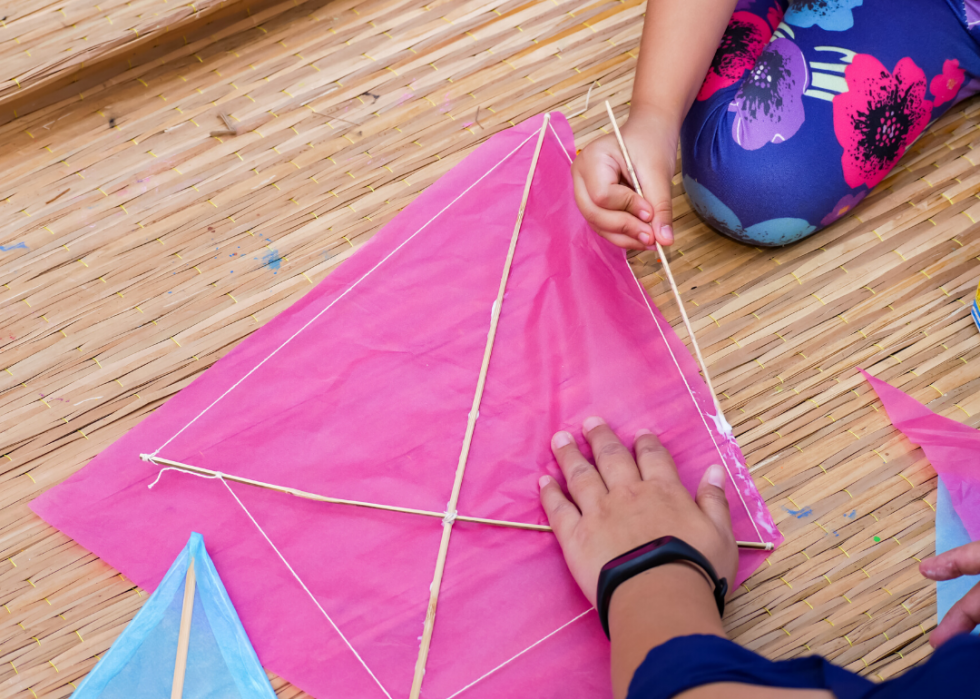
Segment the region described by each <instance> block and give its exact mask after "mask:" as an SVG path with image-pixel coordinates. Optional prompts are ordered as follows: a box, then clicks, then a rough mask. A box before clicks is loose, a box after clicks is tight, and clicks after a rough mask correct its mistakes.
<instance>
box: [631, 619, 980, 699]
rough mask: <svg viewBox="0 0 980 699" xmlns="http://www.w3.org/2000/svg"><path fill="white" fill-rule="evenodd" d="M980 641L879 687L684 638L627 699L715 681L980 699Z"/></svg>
mask: <svg viewBox="0 0 980 699" xmlns="http://www.w3.org/2000/svg"><path fill="white" fill-rule="evenodd" d="M978 675H980V639H978V638H976V637H972V636H959V637H956V638H954V639H953V640H951V641H949V642H948V643H946V644H945V645H944V646H942V648H940V649H939V650H938V651H936V652H935V653H933V655H932V656H931V657H930V658H929V660H928V661H927V662H926V663H924V664H922V665H920V666H918V667H915V668H912V669H911V670H909V671H907V672H906V673H905V674H903V675H901V676H900V677H897V678H895V679H893V680H889V681H888V682H883V683H881V684H875V683H874V682H871V681H870V680H867V679H865V678H863V677H861V676H860V675H856V674H854V673H853V672H849V671H847V670H845V669H844V668H841V667H838V666H836V665H834V664H833V663H830V662H828V661H827V660H825V659H823V658H821V657H819V656H808V657H805V658H794V659H793V660H780V661H773V660H767V659H766V658H763V657H762V656H761V655H758V654H757V653H753V652H752V651H750V650H748V649H746V648H742V647H741V646H740V645H738V644H737V643H734V642H732V641H729V640H728V639H727V638H721V637H719V636H700V635H696V636H681V637H678V638H674V639H672V640H670V641H668V642H667V643H664V644H663V645H660V646H657V647H656V648H654V649H653V650H651V651H650V652H649V653H648V654H647V657H646V659H645V660H644V661H643V663H642V664H641V665H640V667H639V668H637V670H636V673H635V674H634V675H633V681H632V682H630V688H629V694H628V695H627V699H670V697H674V696H676V695H678V694H680V693H681V692H684V691H686V690H688V689H693V688H694V687H700V686H701V685H705V684H711V683H714V682H738V683H741V684H751V685H757V686H761V687H783V688H786V689H827V690H830V691H831V692H833V694H834V696H835V697H837V699H872V698H873V699H898V698H899V697H922V696H928V695H929V694H930V693H931V694H935V693H936V692H942V693H943V696H944V697H956V698H957V699H966V698H969V699H980V681H978V679H977V677H978Z"/></svg>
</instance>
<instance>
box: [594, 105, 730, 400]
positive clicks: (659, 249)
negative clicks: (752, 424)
mask: <svg viewBox="0 0 980 699" xmlns="http://www.w3.org/2000/svg"><path fill="white" fill-rule="evenodd" d="M606 111H607V112H608V113H609V121H611V122H612V127H613V131H614V132H615V133H616V140H617V141H619V148H620V150H622V151H623V158H625V159H626V168H627V169H628V170H629V173H630V179H632V180H633V189H635V190H636V193H637V194H639V195H640V196H641V197H642V196H643V190H642V189H641V188H640V179H639V178H638V177H637V176H636V171H635V170H634V169H633V161H632V160H630V154H629V151H627V150H626V142H625V141H624V140H623V134H622V133H620V131H619V124H617V123H616V116H615V115H614V114H613V110H612V107H611V106H609V100H606ZM654 243H655V244H656V246H657V255H659V256H660V263H661V264H662V265H663V268H664V273H665V274H666V275H667V282H668V283H669V284H670V290H671V291H673V292H674V298H675V299H676V300H677V308H678V310H679V311H680V312H681V320H682V321H684V327H685V328H687V334H688V336H689V337H690V338H691V344H692V345H694V354H695V355H697V358H698V364H699V365H700V366H701V373H702V375H703V376H704V382H705V383H706V384H708V391H709V392H710V393H711V400H713V401H714V403H715V410H717V411H718V413H717V414H718V415H720V416H724V413H723V412H722V410H721V404H720V403H719V402H718V397H717V396H716V395H715V387H714V386H712V385H711V375H710V374H709V373H708V365H707V364H706V363H705V361H704V357H702V356H701V348H700V347H699V346H698V339H697V337H696V336H695V335H694V328H692V327H691V321H690V319H689V318H688V317H687V311H686V310H685V309H684V300H683V299H682V298H681V292H680V291H678V289H677V283H676V282H675V281H674V275H673V274H671V272H670V265H669V264H668V263H667V255H665V254H664V249H663V248H662V247H661V246H660V241H658V240H656V239H654Z"/></svg>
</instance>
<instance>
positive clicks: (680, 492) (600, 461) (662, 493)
mask: <svg viewBox="0 0 980 699" xmlns="http://www.w3.org/2000/svg"><path fill="white" fill-rule="evenodd" d="M583 432H584V434H585V438H586V439H587V440H588V442H589V444H590V446H591V447H592V453H593V454H595V456H596V466H593V465H592V464H591V463H589V461H588V460H587V459H586V458H585V457H584V456H582V453H581V452H580V451H579V449H578V446H577V445H576V444H575V440H574V439H573V438H572V435H570V434H569V433H568V432H558V433H557V434H556V435H555V436H554V437H553V438H552V441H551V446H552V450H553V451H554V454H555V458H556V459H557V460H558V464H559V466H560V467H561V470H562V473H563V474H564V476H565V481H566V483H567V484H568V491H569V494H570V495H571V499H569V498H568V497H566V496H565V494H564V493H563V492H562V489H561V486H559V485H558V483H557V482H556V481H555V479H554V478H551V477H550V476H543V477H542V478H541V481H540V484H541V504H542V505H543V506H544V510H545V513H546V514H547V515H548V522H549V523H550V524H551V527H552V529H554V531H555V536H556V537H557V538H558V543H559V544H560V545H561V548H562V552H563V553H564V554H565V562H566V563H567V564H568V568H569V570H570V571H571V573H572V576H573V577H574V578H575V581H576V582H577V583H578V585H579V587H580V588H581V589H582V593H583V594H584V595H585V596H586V598H588V600H589V601H590V602H591V603H592V604H593V606H594V605H595V603H596V599H595V598H596V586H597V585H598V582H599V571H600V570H601V569H602V566H604V565H605V564H606V563H608V562H609V561H610V560H612V559H613V558H616V557H617V556H620V555H622V554H624V553H626V552H627V551H629V550H630V549H633V548H636V547H637V546H641V545H642V544H645V543H647V542H649V541H651V540H653V539H656V538H658V537H661V536H667V535H673V536H677V537H679V538H681V539H683V540H684V541H686V542H687V543H688V544H690V545H691V546H693V547H694V548H696V549H697V550H698V551H700V552H701V553H702V554H703V555H704V556H706V557H707V558H708V560H709V561H710V562H711V565H712V566H714V568H715V571H716V572H717V574H718V576H719V577H725V578H727V579H728V581H729V582H731V581H733V580H734V578H735V572H736V569H737V567H738V549H737V548H736V546H735V537H734V535H733V534H732V523H731V517H730V515H729V511H728V501H727V500H726V499H725V490H724V487H725V471H724V469H723V468H722V467H721V466H711V467H709V468H708V470H707V471H706V472H705V474H704V478H703V479H702V480H701V484H700V485H699V486H698V491H697V499H696V500H694V499H692V498H691V495H690V493H688V492H687V489H686V488H685V487H684V485H683V484H682V483H681V481H680V479H679V478H678V476H677V468H676V467H675V466H674V460H673V459H672V458H671V456H670V454H668V453H667V450H666V449H665V448H664V447H663V445H662V444H661V443H660V440H659V439H657V437H656V435H654V434H652V433H651V432H649V431H648V430H640V431H639V432H637V434H636V441H635V447H634V448H635V451H636V458H635V459H634V458H633V454H631V453H630V451H629V449H627V448H626V447H625V446H623V443H622V442H620V441H619V439H618V438H617V437H616V435H615V434H614V433H613V431H612V430H611V429H610V428H609V426H608V425H607V424H606V423H605V421H603V420H602V418H598V417H590V418H588V419H587V420H586V421H585V422H584V423H583ZM705 580H706V582H707V579H705Z"/></svg>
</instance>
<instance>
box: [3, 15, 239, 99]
mask: <svg viewBox="0 0 980 699" xmlns="http://www.w3.org/2000/svg"><path fill="white" fill-rule="evenodd" d="M225 2H226V0H196V2H186V0H185V1H184V2H179V0H101V1H100V2H98V3H96V2H93V1H92V0H60V1H59V2H51V0H19V1H18V2H17V3H10V4H9V5H8V6H7V7H6V8H5V9H2V10H0V16H2V19H0V104H2V103H4V102H6V101H7V100H10V99H15V98H17V97H18V96H19V95H21V94H23V93H24V92H31V91H34V90H39V89H42V88H43V87H45V86H46V85H48V84H50V83H51V82H52V81H53V80H55V79H57V78H60V77H61V76H63V75H65V74H66V73H72V72H74V71H77V70H80V69H81V68H82V67H83V66H84V65H85V63H92V62H93V61H99V60H102V59H104V58H106V57H107V56H109V55H110V54H118V53H122V52H123V51H125V50H126V49H127V48H129V47H131V46H134V45H136V44H138V43H141V42H145V41H147V40H148V39H152V38H155V37H158V36H160V35H162V34H164V33H165V32H167V31H168V30H172V29H176V28H178V27H180V26H181V25H182V24H183V23H184V22H187V21H188V20H190V19H193V18H194V17H196V16H199V15H205V14H207V13H208V12H210V11H213V10H215V9H217V8H220V7H221V6H222V5H224V4H225Z"/></svg>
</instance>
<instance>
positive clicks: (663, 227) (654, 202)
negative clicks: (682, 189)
mask: <svg viewBox="0 0 980 699" xmlns="http://www.w3.org/2000/svg"><path fill="white" fill-rule="evenodd" d="M637 177H639V178H640V185H641V187H642V188H643V195H644V196H645V197H646V198H647V200H649V202H650V204H649V205H650V206H651V207H652V209H653V216H652V220H651V221H650V226H651V229H652V231H653V234H654V236H655V237H656V239H657V242H658V243H660V244H661V245H671V244H673V242H674V230H673V228H672V227H671V224H672V222H673V220H674V211H673V202H672V199H671V192H670V188H671V182H670V176H669V175H667V174H666V173H664V174H661V175H660V176H659V177H658V176H656V175H648V174H647V173H646V172H638V173H637ZM651 245H652V243H651Z"/></svg>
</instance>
